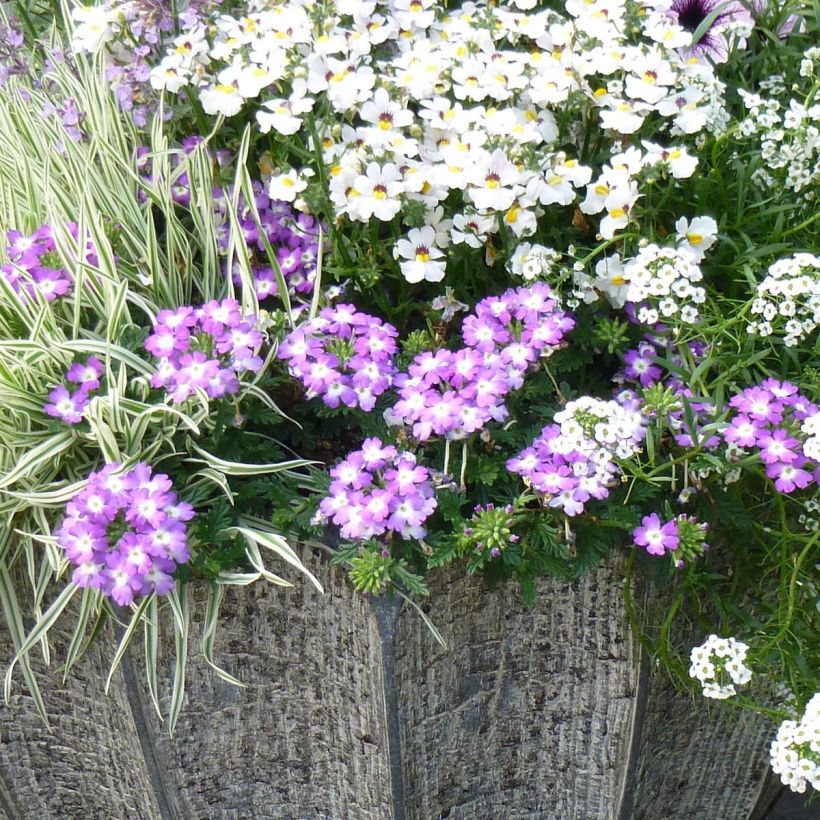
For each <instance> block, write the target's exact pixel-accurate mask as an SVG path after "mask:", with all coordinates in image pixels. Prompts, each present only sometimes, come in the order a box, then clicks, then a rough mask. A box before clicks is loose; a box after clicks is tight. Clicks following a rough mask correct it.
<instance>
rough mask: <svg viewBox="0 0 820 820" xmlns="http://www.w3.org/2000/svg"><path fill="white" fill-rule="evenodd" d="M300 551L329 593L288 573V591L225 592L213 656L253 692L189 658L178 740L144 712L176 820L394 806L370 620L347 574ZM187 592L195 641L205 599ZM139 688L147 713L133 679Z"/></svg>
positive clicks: (354, 815)
mask: <svg viewBox="0 0 820 820" xmlns="http://www.w3.org/2000/svg"><path fill="white" fill-rule="evenodd" d="M302 558H303V560H304V561H305V563H306V564H308V565H309V567H310V569H311V570H312V571H313V572H314V574H315V575H316V576H317V577H318V578H319V580H320V582H321V583H322V585H323V586H324V588H325V594H324V595H321V594H319V592H318V591H317V590H315V589H314V588H313V587H312V586H311V585H310V584H309V583H308V582H307V580H306V579H305V578H304V576H301V575H299V574H298V573H295V572H294V573H291V574H288V577H289V578H290V579H291V580H292V581H293V582H294V583H295V586H294V587H293V588H292V589H284V588H279V587H273V586H271V585H268V584H264V583H258V584H254V585H253V586H251V587H241V588H240V587H235V588H229V589H227V590H226V593H225V600H224V602H223V607H222V616H221V617H220V622H219V627H218V631H217V637H216V644H215V660H216V662H217V663H220V664H221V665H222V666H223V667H224V668H225V669H226V670H227V671H229V672H230V673H231V674H233V675H235V676H236V677H238V678H239V679H241V680H242V681H243V682H245V683H247V684H248V685H249V686H248V688H246V689H238V688H236V687H234V686H232V685H230V684H228V683H225V682H223V681H221V680H220V679H219V678H217V677H216V675H215V674H214V673H213V671H212V670H211V669H210V668H209V667H208V666H207V664H205V663H204V661H203V659H202V658H201V657H191V658H190V666H189V676H188V686H187V696H186V702H185V705H184V710H183V713H182V717H181V719H180V721H179V723H178V725H177V730H176V733H175V735H174V737H173V738H169V737H168V735H167V732H166V731H165V730H164V729H163V728H162V727H161V726H160V725H159V723H158V721H157V720H156V714H155V713H154V714H153V717H149V719H148V721H147V723H148V726H149V731H150V733H151V735H152V740H153V742H154V744H155V749H156V756H157V760H158V762H159V765H160V768H161V770H162V773H163V779H164V787H165V791H166V793H167V794H168V796H169V802H170V804H171V810H172V813H173V814H174V815H176V817H178V818H181V820H191V818H203V819H207V820H217V818H225V820H228V818H230V819H231V820H248V819H249V818H254V820H260V819H261V818H288V819H289V820H293V819H295V818H307V817H310V818H333V820H337V819H338V818H346V819H347V818H349V819H350V820H359V819H360V820H387V819H388V818H390V817H391V816H392V793H391V783H390V771H389V760H388V746H387V738H386V733H385V720H384V699H383V692H384V690H383V681H382V675H381V644H380V641H379V635H378V629H377V625H376V620H375V617H374V615H373V613H372V611H371V609H370V606H369V604H368V603H367V601H366V599H365V598H364V597H363V596H362V595H359V594H357V593H356V592H355V591H354V590H353V589H352V587H351V586H350V585H349V584H347V583H346V582H345V579H344V573H343V572H342V570H340V569H332V568H330V567H329V566H328V564H327V562H326V559H325V557H324V556H323V555H321V554H320V553H313V552H311V551H309V550H306V551H305V553H304V555H303V556H302ZM280 569H281V567H277V571H280ZM282 574H283V575H284V574H285V573H284V572H283V573H282ZM194 590H195V592H194V601H193V613H194V623H193V625H192V630H191V634H192V641H198V640H199V635H200V634H201V631H202V614H203V612H204V599H205V596H204V594H203V593H204V589H203V588H202V587H199V588H196V587H195V588H194ZM196 645H197V644H196V643H192V647H194V646H196ZM162 646H163V654H164V658H163V660H162V663H161V668H162V670H163V671H164V676H163V678H162V680H161V688H162V691H164V692H166V693H169V692H170V687H171V682H170V678H169V674H170V670H171V666H172V661H173V650H172V643H171V640H170V636H169V635H166V636H164V638H163V641H162ZM134 666H135V667H136V666H138V662H137V659H136V658H135V663H134ZM140 677H141V676H140ZM140 682H141V681H140ZM139 696H140V697H141V698H142V699H143V708H144V710H145V712H146V714H148V713H149V712H150V711H151V708H150V706H149V704H148V703H147V700H145V690H144V689H142V688H141V687H140V688H139ZM165 707H166V708H167V695H166V703H165Z"/></svg>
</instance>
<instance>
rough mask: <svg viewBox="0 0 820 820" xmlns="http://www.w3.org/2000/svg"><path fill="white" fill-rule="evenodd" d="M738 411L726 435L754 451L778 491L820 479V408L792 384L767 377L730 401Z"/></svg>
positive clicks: (795, 488)
mask: <svg viewBox="0 0 820 820" xmlns="http://www.w3.org/2000/svg"><path fill="white" fill-rule="evenodd" d="M729 405H730V407H732V409H733V410H734V413H733V415H732V418H731V422H730V424H729V426H728V427H727V428H726V430H725V431H724V432H723V437H724V439H725V440H726V441H727V442H729V443H730V444H733V445H735V446H736V447H738V448H742V449H743V450H752V451H753V452H756V453H757V455H758V456H759V457H760V460H761V461H762V462H763V463H764V464H765V465H766V475H767V476H768V477H769V478H771V479H772V480H773V481H774V486H775V488H776V489H777V491H778V492H781V493H792V492H794V491H795V490H797V489H801V490H802V489H805V488H806V487H808V486H809V484H811V483H813V482H814V483H817V482H818V480H820V409H818V407H817V406H816V405H815V404H812V403H811V402H810V401H809V400H808V399H807V398H806V397H805V396H803V395H802V394H801V393H799V392H798V390H797V387H796V386H795V385H794V384H792V383H790V382H781V381H778V380H777V379H767V380H766V381H764V382H761V383H760V384H759V385H757V386H756V387H748V388H746V389H745V390H743V391H742V392H741V393H739V394H738V395H736V396H733V397H732V398H731V399H730V400H729Z"/></svg>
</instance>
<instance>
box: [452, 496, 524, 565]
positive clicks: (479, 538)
mask: <svg viewBox="0 0 820 820" xmlns="http://www.w3.org/2000/svg"><path fill="white" fill-rule="evenodd" d="M514 514H515V507H514V506H513V505H512V504H507V505H505V506H504V507H496V506H495V504H493V503H489V504H486V505H482V504H477V505H476V506H475V508H474V509H473V515H472V517H471V518H470V519H469V521H468V522H467V523H468V525H469V526H467V527H465V528H464V531H463V533H462V535H461V537H460V539H459V540H460V547H461V549H462V550H463V551H464V552H467V551H470V552H474V553H476V554H477V555H479V556H481V555H485V556H488V557H489V558H498V557H499V556H500V555H501V553H502V552H503V551H504V550H505V549H506V548H507V547H508V546H509V545H510V544H517V543H518V542H519V541H520V540H521V539H520V536H519V535H517V534H516V533H515V532H513V527H514V526H515V516H514Z"/></svg>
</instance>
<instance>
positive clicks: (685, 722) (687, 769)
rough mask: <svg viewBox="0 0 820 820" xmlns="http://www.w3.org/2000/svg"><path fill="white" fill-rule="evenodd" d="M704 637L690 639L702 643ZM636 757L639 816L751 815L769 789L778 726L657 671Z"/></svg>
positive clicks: (688, 819)
mask: <svg viewBox="0 0 820 820" xmlns="http://www.w3.org/2000/svg"><path fill="white" fill-rule="evenodd" d="M699 642H700V638H697V639H693V643H699ZM643 726H644V728H643V733H642V737H641V744H640V755H639V758H638V773H637V783H636V790H635V803H634V807H633V809H632V814H631V815H630V816H632V817H634V818H635V820H656V818H658V817H663V818H664V820H716V818H719V819H720V820H747V818H749V817H751V816H752V815H753V812H754V810H755V806H756V805H757V804H758V803H759V802H760V799H761V795H762V793H763V791H764V790H765V789H766V788H767V773H768V769H769V765H768V748H769V743H770V742H771V739H772V736H773V735H774V734H775V733H776V730H777V727H776V726H774V725H773V724H772V722H771V721H769V720H767V719H766V718H763V717H762V716H760V715H758V714H755V713H753V712H748V711H745V710H741V709H736V708H732V707H731V706H729V705H728V704H725V703H721V702H719V701H709V700H707V699H706V698H703V697H699V696H694V697H693V696H690V695H688V694H686V693H682V692H679V691H676V690H675V688H674V686H673V685H672V683H671V681H670V679H669V677H668V675H666V674H665V673H663V672H658V673H656V674H655V675H653V676H652V679H651V686H650V691H649V699H648V702H647V706H646V715H645V718H644V721H643Z"/></svg>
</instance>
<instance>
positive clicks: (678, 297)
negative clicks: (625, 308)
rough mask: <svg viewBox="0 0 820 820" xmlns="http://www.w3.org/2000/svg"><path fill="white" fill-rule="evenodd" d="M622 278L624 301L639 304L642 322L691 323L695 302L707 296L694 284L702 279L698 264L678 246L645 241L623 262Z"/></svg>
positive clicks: (694, 315) (694, 312)
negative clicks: (624, 293)
mask: <svg viewBox="0 0 820 820" xmlns="http://www.w3.org/2000/svg"><path fill="white" fill-rule="evenodd" d="M624 279H626V280H627V282H628V285H627V291H626V301H627V302H631V303H632V304H634V305H636V306H637V307H638V312H637V317H638V321H639V322H641V323H642V324H648V325H652V324H655V323H656V322H658V321H659V320H661V319H663V320H665V321H668V320H675V319H677V320H678V321H681V322H683V323H684V324H692V323H693V322H696V321H697V320H698V311H697V307H696V306H697V305H699V304H702V303H703V302H704V301H705V300H706V291H705V290H704V289H703V288H702V287H699V286H696V285H695V284H694V283H696V282H700V281H701V280H702V279H703V274H702V273H701V270H700V268H699V267H698V265H697V264H696V263H695V262H694V261H693V259H692V257H691V256H690V255H689V254H688V253H687V252H685V251H683V250H680V249H677V248H662V247H660V246H658V245H656V244H654V243H652V244H649V245H646V246H645V247H643V248H641V249H640V250H639V251H638V254H637V256H635V257H634V258H632V259H630V260H629V261H628V262H627V263H626V265H625V266H624Z"/></svg>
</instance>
